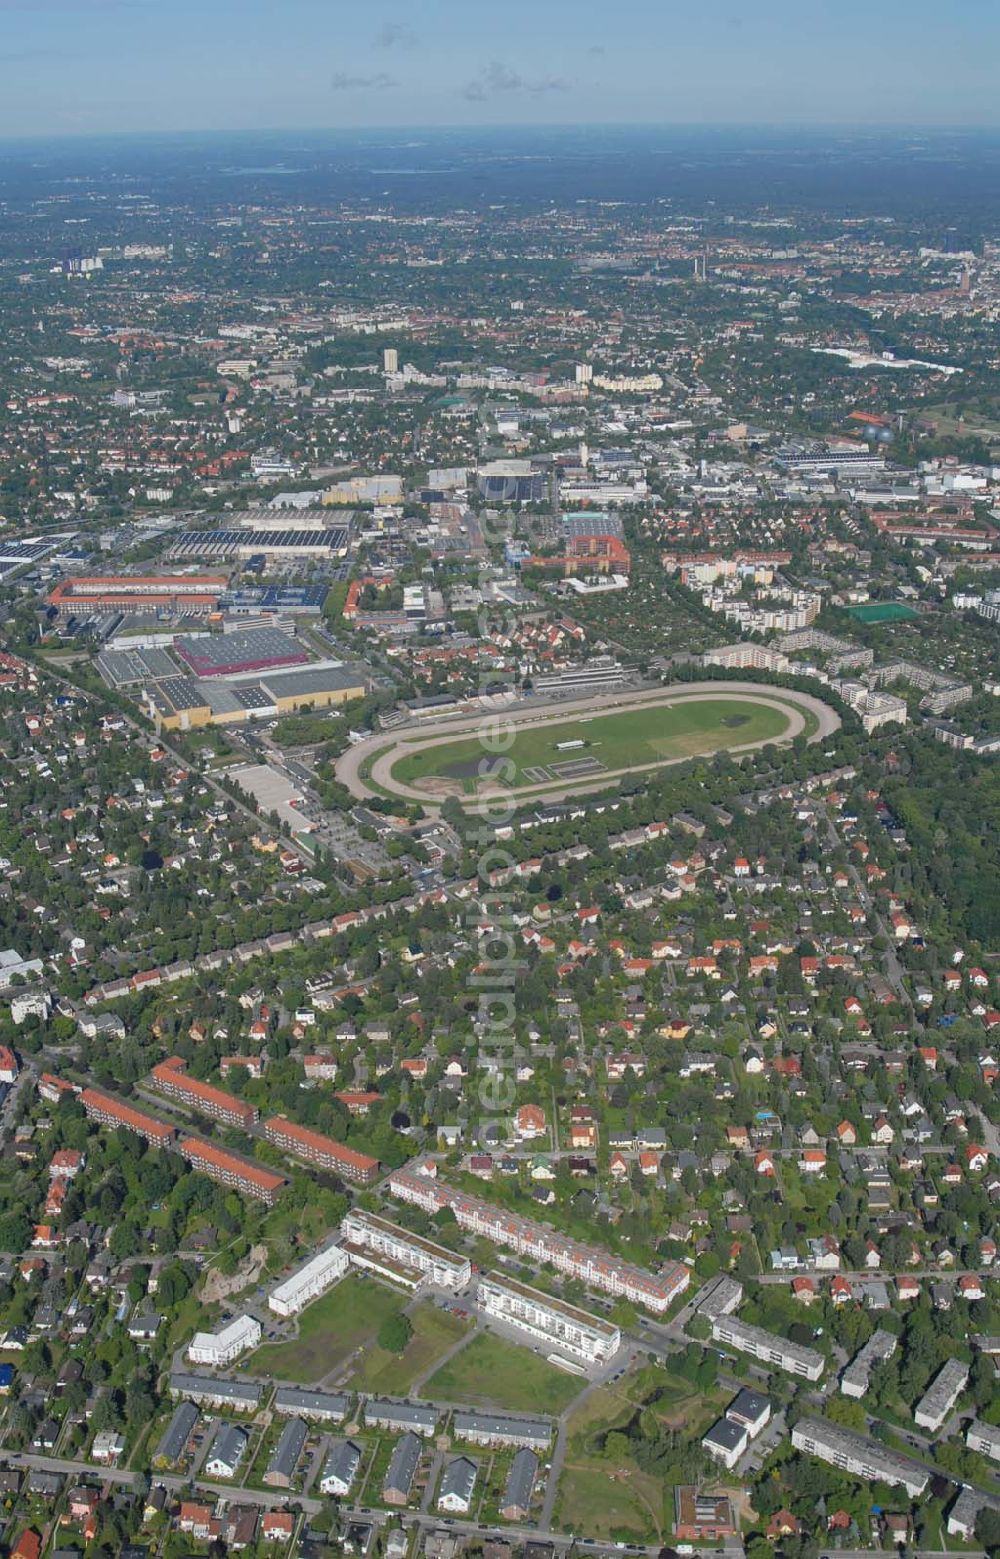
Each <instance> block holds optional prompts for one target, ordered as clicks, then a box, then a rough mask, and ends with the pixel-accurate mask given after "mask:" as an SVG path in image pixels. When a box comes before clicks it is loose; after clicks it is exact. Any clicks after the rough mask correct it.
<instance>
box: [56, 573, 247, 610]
mask: <svg viewBox="0 0 1000 1559" xmlns="http://www.w3.org/2000/svg"><path fill="white" fill-rule="evenodd" d="M228 584H229V576H228V574H156V575H138V574H136V575H130V574H103V575H102V574H97V575H77V576H76V577H75V578H72V579H61V580H60V581H59V583H58V584H57V585H56V586H55V588H54V589H53V590H52V591H51V592H50V593H49V606H50V608H51V609H52V610H53V611H54V612H56V613H57V614H58V615H59V616H60V617H73V616H75V617H99V616H101V615H103V614H106V613H110V612H123V613H125V614H131V613H134V612H166V613H170V614H171V615H172V616H175V617H176V616H182V615H183V614H185V613H187V614H193V615H204V614H205V613H207V612H214V611H215V609H216V607H217V605H218V602H219V597H220V595H221V594H222V592H223V591H224V590H225V588H226V586H227V585H228Z"/></svg>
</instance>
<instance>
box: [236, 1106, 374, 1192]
mask: <svg viewBox="0 0 1000 1559" xmlns="http://www.w3.org/2000/svg"><path fill="white" fill-rule="evenodd" d="M264 1135H265V1137H266V1138H267V1140H268V1142H273V1143H274V1145H275V1146H276V1147H279V1148H281V1149H282V1150H283V1151H284V1152H285V1153H291V1154H293V1155H294V1157H295V1158H302V1159H305V1160H306V1161H307V1162H308V1163H310V1164H317V1165H319V1167H320V1169H330V1170H332V1171H333V1172H334V1173H335V1174H338V1175H342V1176H343V1177H344V1179H345V1180H352V1181H354V1183H355V1184H356V1185H372V1184H373V1182H374V1181H376V1180H377V1179H378V1177H379V1170H380V1168H381V1166H380V1164H379V1161H378V1159H377V1158H369V1157H368V1154H367V1153H356V1152H355V1151H354V1149H353V1148H346V1147H344V1145H343V1143H340V1142H335V1141H334V1140H333V1138H332V1137H324V1136H322V1135H321V1133H320V1132H318V1131H310V1130H309V1128H308V1127H307V1126H298V1125H296V1123H295V1122H294V1121H290V1120H286V1119H285V1117H284V1116H283V1115H275V1116H274V1117H273V1118H272V1119H271V1120H269V1121H265V1123H264Z"/></svg>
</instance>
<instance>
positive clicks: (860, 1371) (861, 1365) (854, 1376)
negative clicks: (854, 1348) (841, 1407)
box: [840, 1327, 898, 1397]
mask: <svg viewBox="0 0 1000 1559" xmlns="http://www.w3.org/2000/svg"><path fill="white" fill-rule="evenodd" d="M897 1344H898V1339H897V1338H896V1337H894V1336H893V1334H892V1332H886V1331H883V1330H882V1328H881V1327H879V1329H878V1330H877V1331H874V1332H872V1335H871V1336H870V1337H869V1339H868V1341H867V1342H866V1343H865V1345H864V1347H863V1348H862V1349H860V1351H859V1352H858V1353H856V1354H855V1356H854V1358H853V1359H852V1360H851V1362H850V1364H849V1365H848V1366H847V1368H846V1369H845V1370H844V1373H843V1374H842V1375H841V1377H840V1389H841V1391H842V1392H843V1394H844V1396H845V1397H863V1396H864V1394H865V1392H866V1391H867V1390H868V1384H869V1381H870V1380H871V1375H872V1370H873V1369H874V1368H875V1366H876V1364H882V1363H884V1362H885V1360H886V1359H891V1358H892V1356H893V1354H894V1353H895V1351H896V1347H897Z"/></svg>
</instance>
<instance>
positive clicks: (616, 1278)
mask: <svg viewBox="0 0 1000 1559" xmlns="http://www.w3.org/2000/svg"><path fill="white" fill-rule="evenodd" d="M389 1189H390V1192H391V1194H392V1195H393V1196H396V1197H398V1198H399V1199H400V1201H403V1202H412V1203H413V1204H414V1205H415V1206H417V1207H423V1208H424V1209H425V1211H426V1212H429V1213H435V1212H440V1210H441V1209H442V1208H444V1207H450V1208H451V1210H452V1211H453V1212H454V1214H455V1217H456V1219H457V1220H458V1223H459V1226H460V1227H461V1228H463V1229H465V1230H467V1231H468V1232H469V1233H471V1234H478V1235H481V1236H482V1237H483V1238H484V1239H487V1240H492V1241H493V1243H494V1244H495V1245H504V1246H506V1247H507V1248H508V1249H511V1250H514V1251H516V1252H517V1253H518V1255H520V1256H528V1257H531V1258H532V1259H534V1260H536V1261H538V1262H540V1263H542V1262H551V1264H552V1265H553V1266H554V1267H555V1268H556V1269H557V1270H558V1271H560V1272H565V1273H566V1274H567V1275H568V1276H570V1277H575V1278H579V1279H580V1281H581V1282H583V1283H587V1284H589V1285H590V1286H591V1287H592V1288H599V1289H603V1290H604V1292H605V1293H608V1294H613V1295H615V1296H616V1297H618V1296H620V1297H622V1298H624V1299H628V1300H630V1301H631V1302H632V1303H633V1304H640V1305H644V1306H645V1307H646V1308H647V1309H649V1310H653V1311H655V1313H656V1314H658V1315H662V1313H663V1312H664V1310H666V1309H667V1308H668V1307H669V1306H670V1304H671V1303H672V1302H673V1300H674V1299H676V1298H677V1297H678V1296H679V1295H680V1294H682V1293H683V1292H684V1290H685V1289H686V1288H687V1286H688V1284H689V1282H690V1281H691V1279H690V1273H689V1272H688V1269H687V1267H685V1266H684V1265H683V1264H682V1263H681V1262H667V1263H666V1264H665V1265H664V1266H663V1267H662V1268H661V1269H660V1272H659V1274H658V1275H657V1276H656V1277H654V1276H653V1275H652V1274H651V1273H649V1272H644V1271H643V1269H642V1268H641V1267H636V1266H633V1265H632V1264H631V1263H630V1262H625V1261H622V1260H620V1258H618V1257H617V1256H612V1255H609V1254H608V1252H607V1251H601V1250H598V1249H597V1248H596V1247H594V1246H590V1245H582V1244H580V1242H579V1241H577V1240H573V1239H570V1238H568V1236H566V1235H563V1234H557V1233H556V1232H555V1230H553V1229H549V1228H546V1227H545V1226H544V1225H543V1224H538V1223H533V1222H532V1221H531V1220H530V1219H528V1218H522V1217H520V1216H519V1215H518V1214H517V1213H511V1212H508V1211H507V1210H506V1209H504V1208H500V1207H495V1206H493V1205H491V1204H490V1203H489V1202H484V1201H482V1200H481V1199H480V1198H479V1197H476V1196H469V1195H468V1194H467V1193H466V1192H464V1191H456V1190H453V1189H452V1188H451V1187H450V1186H445V1185H441V1184H439V1183H438V1182H437V1181H436V1180H435V1179H433V1178H432V1177H431V1176H429V1175H425V1174H421V1173H419V1171H418V1170H415V1169H410V1168H406V1169H397V1170H394V1171H393V1173H392V1175H391V1176H390V1178H389Z"/></svg>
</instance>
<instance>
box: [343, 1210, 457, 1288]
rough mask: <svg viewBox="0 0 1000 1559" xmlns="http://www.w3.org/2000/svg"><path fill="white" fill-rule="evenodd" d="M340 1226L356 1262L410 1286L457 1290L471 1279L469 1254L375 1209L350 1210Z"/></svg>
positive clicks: (351, 1255) (360, 1265)
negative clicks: (415, 1231)
mask: <svg viewBox="0 0 1000 1559" xmlns="http://www.w3.org/2000/svg"><path fill="white" fill-rule="evenodd" d="M340 1230H341V1234H342V1236H343V1240H344V1247H345V1251H346V1253H347V1254H348V1255H349V1256H350V1259H351V1261H352V1262H353V1263H354V1264H355V1265H356V1266H359V1267H369V1268H371V1269H372V1270H373V1271H376V1272H381V1273H383V1274H384V1275H385V1276H386V1277H389V1278H392V1279H393V1280H394V1281H396V1282H399V1283H403V1284H404V1285H405V1286H406V1287H408V1288H419V1287H420V1286H421V1284H423V1283H433V1284H435V1285H436V1286H437V1287H438V1288H448V1289H452V1290H453V1291H454V1292H455V1293H458V1291H459V1290H460V1289H463V1288H464V1287H465V1286H466V1284H467V1283H469V1282H471V1280H472V1265H471V1263H470V1261H469V1258H468V1257H467V1256H459V1255H456V1254H455V1252H454V1251H450V1250H446V1249H445V1247H444V1246H443V1245H436V1244H435V1243H434V1241H433V1240H425V1239H422V1238H421V1237H420V1236H419V1235H416V1234H411V1233H410V1232H409V1230H408V1229H402V1228H400V1226H399V1225H398V1224H395V1223H390V1222H389V1220H388V1219H387V1218H379V1217H377V1216H376V1215H375V1214H374V1213H365V1212H349V1213H348V1214H347V1217H346V1218H345V1219H344V1221H343V1223H342V1224H341V1226H340Z"/></svg>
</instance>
